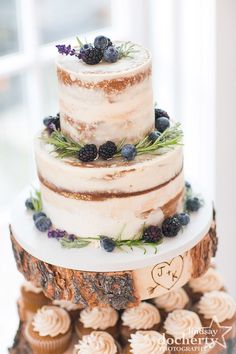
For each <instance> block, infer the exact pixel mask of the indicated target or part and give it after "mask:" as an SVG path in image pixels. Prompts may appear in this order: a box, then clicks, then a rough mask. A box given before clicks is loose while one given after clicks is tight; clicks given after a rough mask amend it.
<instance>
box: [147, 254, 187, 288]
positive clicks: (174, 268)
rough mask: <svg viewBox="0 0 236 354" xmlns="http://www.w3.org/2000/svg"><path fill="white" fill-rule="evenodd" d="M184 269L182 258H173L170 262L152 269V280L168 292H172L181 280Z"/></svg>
mask: <svg viewBox="0 0 236 354" xmlns="http://www.w3.org/2000/svg"><path fill="white" fill-rule="evenodd" d="M183 268H184V260H183V257H182V256H177V257H175V258H173V259H172V260H171V261H170V262H162V263H159V264H157V265H156V266H155V267H154V268H153V269H152V279H153V281H154V282H155V283H156V284H157V285H160V286H161V287H163V288H164V289H166V290H170V289H171V288H173V286H174V285H175V284H176V283H177V282H178V281H179V279H180V278H181V275H182V272H183Z"/></svg>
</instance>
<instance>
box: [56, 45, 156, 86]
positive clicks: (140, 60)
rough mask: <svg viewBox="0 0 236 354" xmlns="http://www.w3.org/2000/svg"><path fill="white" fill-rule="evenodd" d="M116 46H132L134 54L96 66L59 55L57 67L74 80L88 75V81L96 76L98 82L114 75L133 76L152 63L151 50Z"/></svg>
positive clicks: (75, 58)
mask: <svg viewBox="0 0 236 354" xmlns="http://www.w3.org/2000/svg"><path fill="white" fill-rule="evenodd" d="M114 45H115V46H116V47H120V46H121V45H126V46H128V45H132V47H133V49H132V54H131V55H130V56H127V57H126V56H125V57H122V58H121V59H119V60H117V61H116V62H115V63H108V62H106V61H100V63H98V64H96V65H88V64H86V63H85V62H84V61H82V60H78V57H76V56H71V55H68V56H64V55H59V56H58V58H57V61H56V63H57V66H58V67H59V68H61V69H63V70H65V71H67V72H68V73H70V74H71V75H72V78H71V79H72V80H73V75H75V76H77V75H82V76H83V75H86V80H87V79H88V77H91V76H94V78H95V77H97V79H98V80H100V79H102V80H103V79H106V76H109V78H110V75H112V74H114V76H116V75H120V74H124V75H126V74H127V75H128V74H130V73H132V74H133V70H135V69H139V70H140V69H142V68H144V67H145V66H146V65H147V64H150V63H151V54H150V52H149V50H147V49H146V48H144V47H142V46H141V45H138V44H130V42H121V41H116V42H115V43H114Z"/></svg>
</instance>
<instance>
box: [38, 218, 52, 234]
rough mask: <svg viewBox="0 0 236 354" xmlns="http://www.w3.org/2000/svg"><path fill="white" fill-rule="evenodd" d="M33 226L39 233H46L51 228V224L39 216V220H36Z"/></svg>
mask: <svg viewBox="0 0 236 354" xmlns="http://www.w3.org/2000/svg"><path fill="white" fill-rule="evenodd" d="M35 226H36V228H37V229H38V230H39V231H41V232H46V231H48V230H49V229H50V227H51V226H52V222H51V220H50V219H49V218H47V217H46V216H41V217H40V218H38V219H36V221H35Z"/></svg>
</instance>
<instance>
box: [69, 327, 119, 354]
mask: <svg viewBox="0 0 236 354" xmlns="http://www.w3.org/2000/svg"><path fill="white" fill-rule="evenodd" d="M95 353H96V354H117V353H118V350H117V346H116V344H115V341H114V339H113V338H112V336H111V335H110V334H109V333H107V332H99V331H97V332H95V331H94V332H91V333H90V334H89V335H87V336H83V338H82V340H80V341H79V343H78V344H77V345H75V347H74V351H73V354H95Z"/></svg>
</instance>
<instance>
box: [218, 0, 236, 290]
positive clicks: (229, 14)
mask: <svg viewBox="0 0 236 354" xmlns="http://www.w3.org/2000/svg"><path fill="white" fill-rule="evenodd" d="M216 6H217V11H216V25H217V26H216V29H217V45H216V49H217V51H216V54H217V71H216V157H217V158H216V170H215V172H216V206H217V212H218V219H217V221H218V231H219V250H218V255H217V259H218V262H217V263H218V266H219V268H220V269H222V270H223V274H224V278H225V279H226V282H227V286H228V288H229V290H231V291H232V292H233V294H234V295H235V296H236V272H235V270H236V1H235V0H217V2H216Z"/></svg>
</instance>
